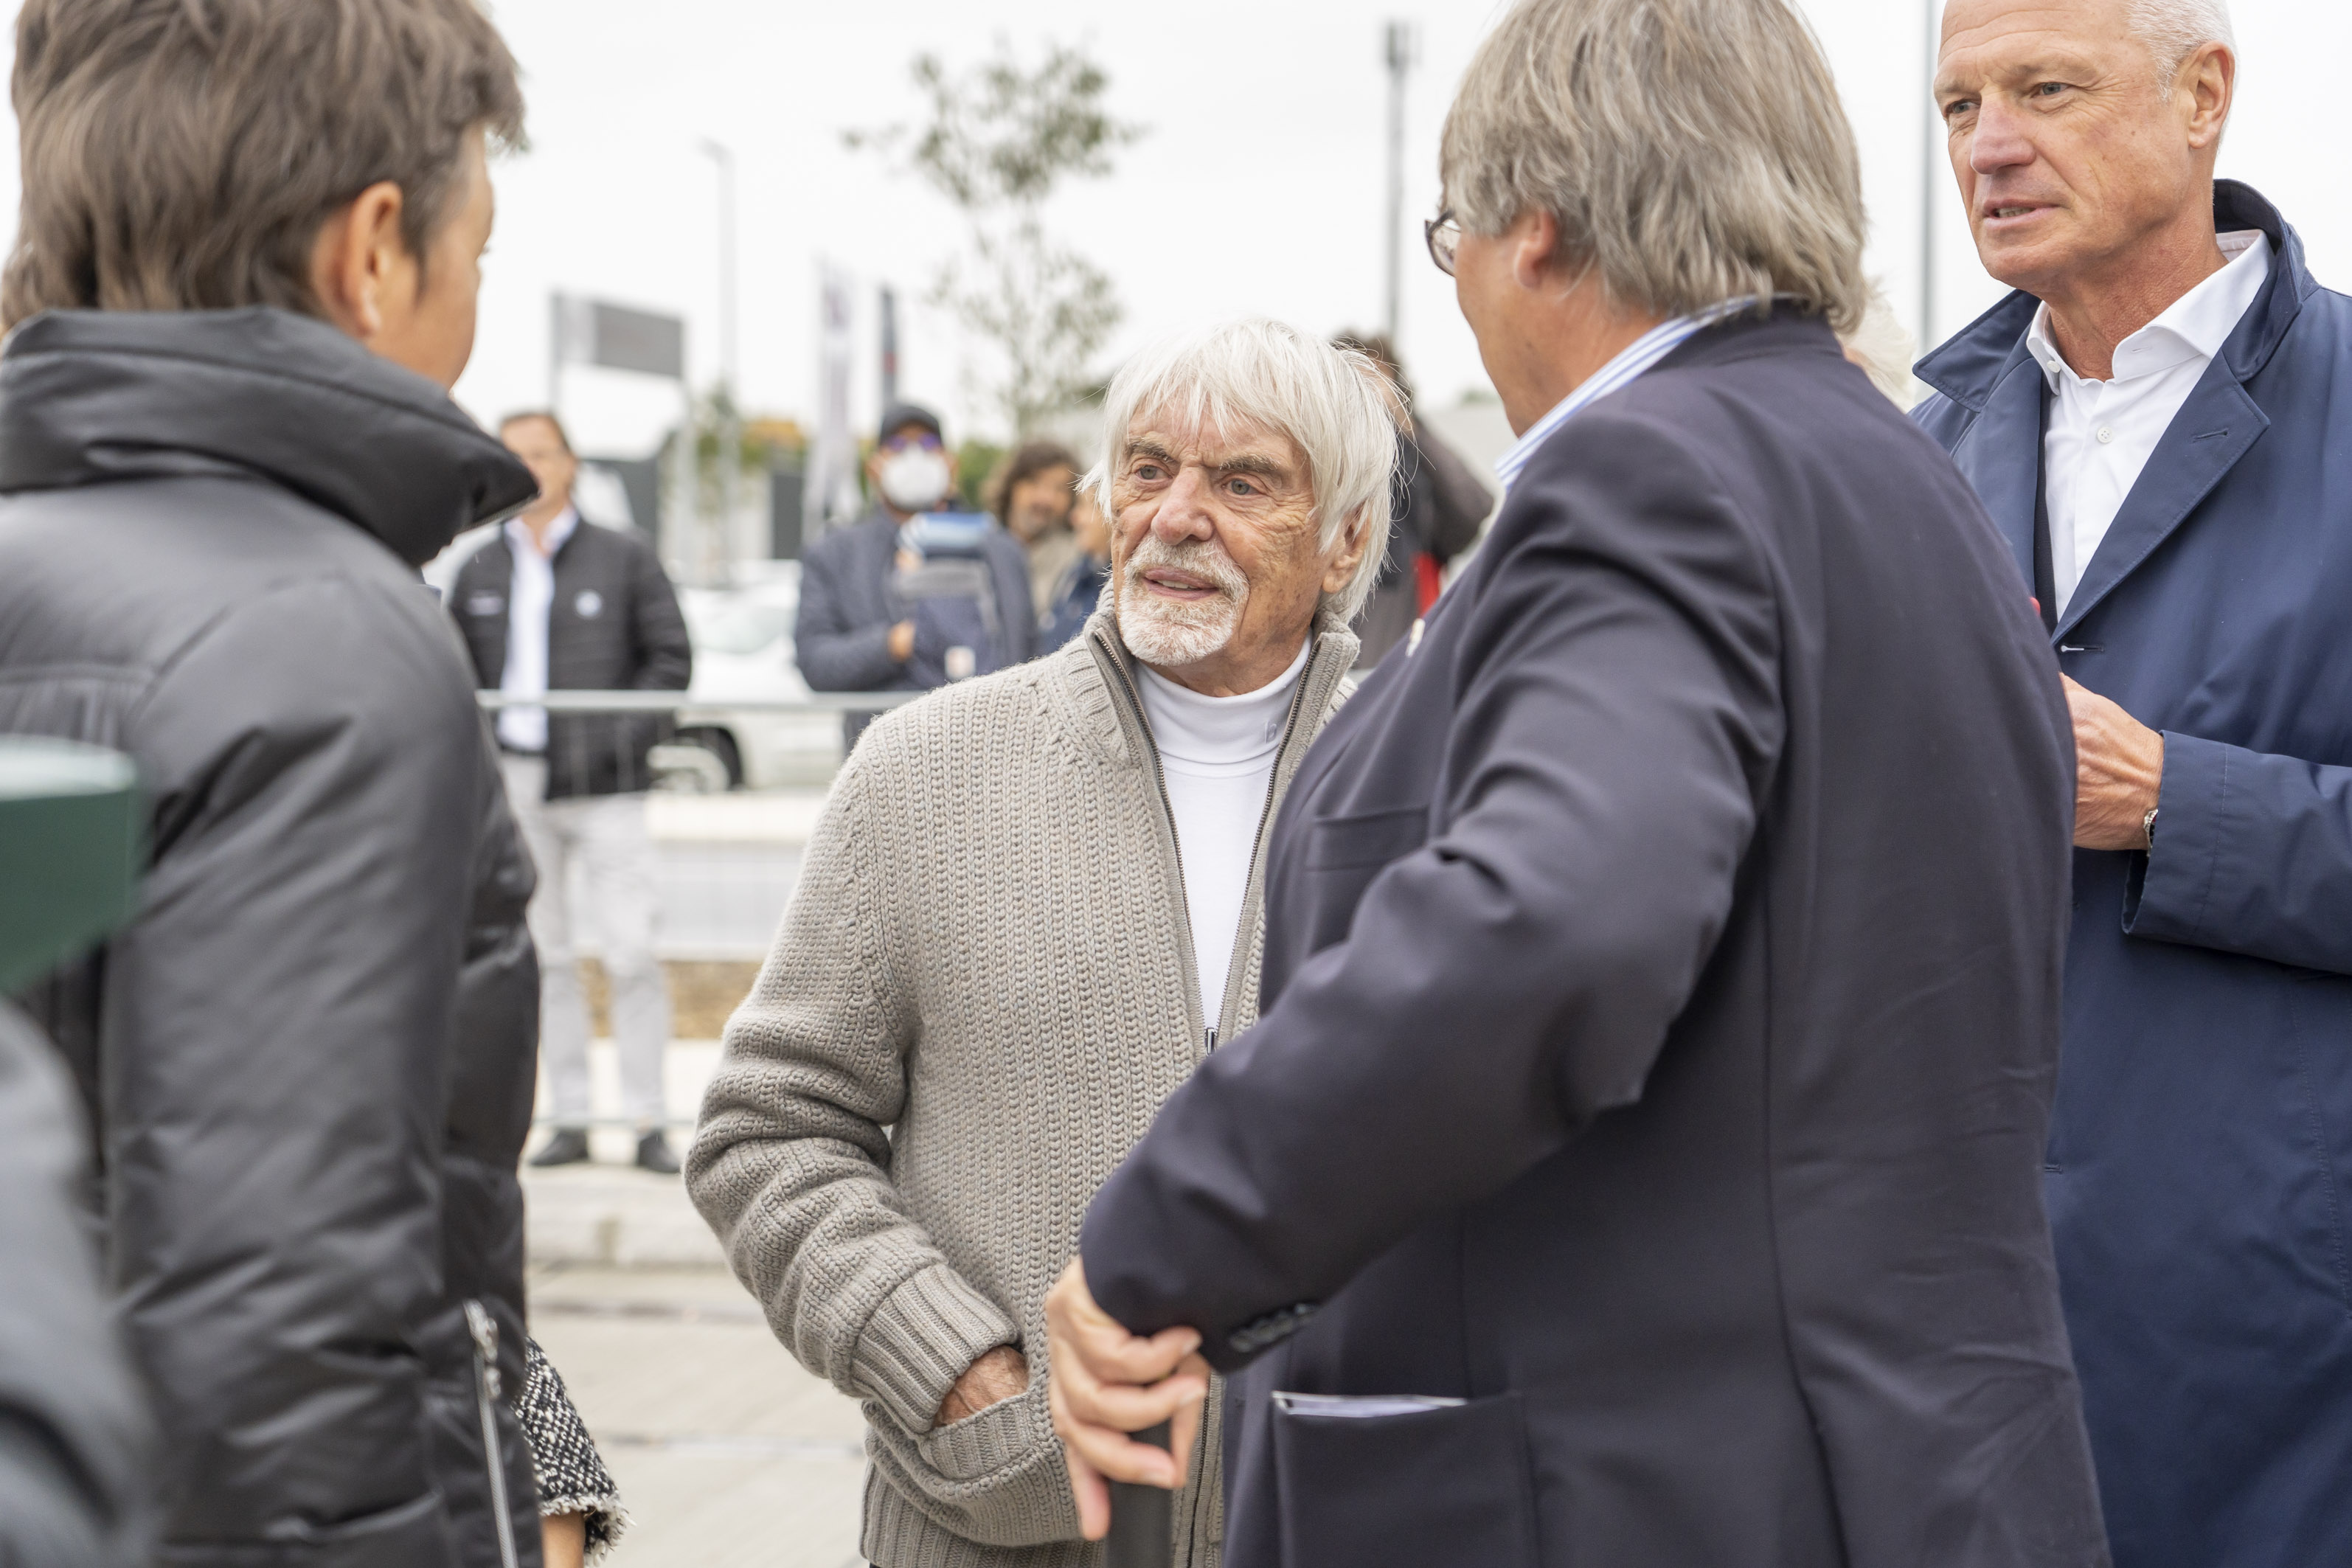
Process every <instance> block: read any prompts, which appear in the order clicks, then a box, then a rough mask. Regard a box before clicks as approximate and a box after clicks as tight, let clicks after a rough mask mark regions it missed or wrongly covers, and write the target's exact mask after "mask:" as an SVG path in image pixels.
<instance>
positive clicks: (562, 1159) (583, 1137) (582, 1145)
mask: <svg viewBox="0 0 2352 1568" xmlns="http://www.w3.org/2000/svg"><path fill="white" fill-rule="evenodd" d="M587 1158H588V1134H587V1132H586V1131H583V1130H582V1129H580V1128H577V1127H559V1128H557V1129H556V1130H555V1136H554V1137H552V1138H551V1139H549V1140H548V1141H547V1144H546V1147H544V1148H542V1149H541V1150H540V1152H538V1153H536V1154H533V1155H532V1156H531V1157H530V1163H532V1164H533V1165H535V1166H538V1167H541V1168H542V1169H543V1168H545V1167H546V1166H549V1165H577V1164H579V1163H582V1162H583V1161H584V1160H586V1159H587Z"/></svg>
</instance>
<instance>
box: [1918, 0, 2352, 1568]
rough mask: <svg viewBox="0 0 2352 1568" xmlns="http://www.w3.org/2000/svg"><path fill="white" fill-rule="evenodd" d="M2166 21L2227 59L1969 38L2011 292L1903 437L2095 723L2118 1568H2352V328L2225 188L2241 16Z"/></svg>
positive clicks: (2078, 1031) (2110, 1513) (1990, 25)
mask: <svg viewBox="0 0 2352 1568" xmlns="http://www.w3.org/2000/svg"><path fill="white" fill-rule="evenodd" d="M2173 9H2174V10H2175V11H2177V12H2179V13H2180V14H2181V16H2185V17H2186V18H2187V20H2189V21H2190V22H2195V21H2197V20H2199V18H2200V14H2201V15H2202V16H2203V19H2204V20H2205V21H2206V23H2207V24H2208V25H2207V26H2204V27H2202V28H2200V29H2197V30H2191V31H2188V32H2181V31H2179V30H2175V31H2173V32H2172V33H2170V34H2169V36H2167V35H2166V33H2165V32H2164V31H2163V30H2162V29H2160V28H2159V29H2157V30H2155V31H2154V32H2153V33H2152V34H2140V33H2135V31H2134V30H2133V27H2132V26H2130V25H2129V24H2130V23H2131V20H2132V18H2131V16H2130V15H2129V14H2128V13H2127V12H2126V9H2125V7H2124V5H2122V4H2121V3H2120V0H2116V3H2110V4H2100V3H2095V0H2076V3H2074V4H2071V5H2063V4H2062V5H2053V4H2050V3H2049V0H2033V3H2032V4H2031V5H2027V4H2023V3H2022V0H1958V3H1956V4H1955V5H1953V6H1952V7H1951V9H1950V11H1949V13H1948V19H1947V21H1946V23H1945V35H1944V51H1943V58H1942V62H1941V66H1940V68H1939V70H1938V73H1937V89H1936V90H1937V99H1938V100H1939V102H1940V103H1941V106H1942V108H1943V110H1944V112H1945V114H1946V116H1947V118H1948V121H1949V122H1950V125H1951V131H1952V156H1953V167H1954V170H1955V172H1956V174H1958V179H1959V184H1960V188H1961V192H1962V194H1963V195H1964V196H1965V197H1966V198H1967V201H1968V204H1969V222H1970V223H1971V225H1972V226H1973V227H1974V229H1975V231H1976V236H1977V240H1978V246H1979V251H1980V253H1981V254H1982V256H1983V258H1984V261H1985V265H1986V267H1987V268H1988V270H1990V272H1991V273H1992V274H1993V275H1994V276H1995V277H1997V278H1999V279H2001V280H2003V281H2004V282H2008V283H2011V284H2013V285H2015V286H2016V287H2017V289H2018V290H2019V292H2017V293H2014V294H2012V295H2011V296H2010V297H2009V298H2008V299H2007V300H2003V301H2002V302H2001V303H2000V305H1998V306H1996V307H1995V308H1994V309H1993V310H1991V311H1990V312H1989V313H1988V314H1987V315H1986V316H1985V317H1984V318H1983V319H1982V320H1980V321H1978V322H1976V323H1975V324H1974V325H1973V326H1971V327H1969V329H1968V330H1967V331H1963V332H1961V333H1960V334H1959V335H1958V337H1957V338H1955V339H1953V340H1952V341H1951V342H1948V343H1947V344H1945V345H1944V346H1943V347H1942V348H1941V349H1939V350H1937V352H1936V353H1934V354H1932V355H1930V356H1929V357H1928V358H1927V360H1926V361H1925V362H1924V363H1922V364H1921V365H1920V366H1919V374H1920V376H1921V377H1922V378H1923V379H1925V380H1926V381H1927V384H1929V385H1930V386H1932V387H1934V388H1935V389H1936V391H1937V396H1936V397H1934V398H1933V399H1931V400H1930V401H1929V402H1928V403H1927V404H1926V405H1923V407H1922V408H1921V409H1920V410H1919V418H1920V420H1921V422H1922V423H1923V424H1925V426H1927V429H1928V431H1929V432H1930V433H1931V434H1933V435H1934V436H1935V437H1936V438H1937V440H1939V441H1941V442H1942V443H1943V444H1944V445H1945V446H1946V447H1948V448H1949V449H1950V451H1951V453H1952V456H1953V458H1955V459H1956V460H1957V461H1958V464H1959V467H1960V470H1961V472H1963V473H1965V474H1966V475H1968V477H1969V479H1971V480H1972V481H1973V482H1974V483H1975V486H1976V488H1977V490H1978V492H1979V494H1980V495H1981V496H1982V497H1983V499H1984V501H1985V504H1986V506H1987V508H1988V509H1989V510H1990V511H1991V513H1992V516H1993V520H1994V521H1995V522H1997V523H1998V524H1999V525H2000V529H2001V531H2002V532H2003V533H2004V534H2006V535H2007V537H2008V540H2009V544H2010V549H2011V552H2012V553H2013V554H2014V556H2015V559H2016V563H2017V569H2018V571H2019V572H2020V574H2022V576H2023V577H2024V578H2025V579H2026V580H2028V581H2032V582H2034V583H2035V584H2037V587H2036V589H2035V591H2034V596H2035V597H2036V598H2037V599H2038V600H2039V601H2040V605H2041V607H2042V615H2043V619H2044V622H2045V624H2046V625H2047V626H2048V628H2049V636H2050V638H2051V641H2052V642H2053V644H2054V645H2055V646H2056V647H2057V649H2058V656H2059V659H2060V662H2061V664H2062V666H2063V668H2064V669H2065V671H2066V674H2067V676H2068V678H2069V679H2068V694H2069V696H2070V698H2071V699H2072V700H2073V704H2074V726H2075V745H2076V748H2077V751H2078V752H2079V754H2080V757H2081V781H2080V805H2079V807H2078V814H2077V820H2076V826H2075V839H2074V841H2075V845H2076V849H2075V854H2074V932H2073V939H2072V942H2071V945H2070V948H2069V950H2068V958H2067V969H2066V1033H2065V1058H2064V1069H2063V1073H2062V1074H2061V1076H2060V1080H2059V1089H2058V1100H2057V1106H2056V1109H2055V1111H2054V1116H2053V1126H2052V1134H2051V1143H2050V1161H2049V1173H2048V1176H2047V1182H2048V1187H2049V1194H2050V1200H2049V1202H2050V1215H2051V1221H2052V1224H2053V1228H2054V1230H2055V1233H2056V1240H2057V1247H2058V1264H2059V1270H2060V1275H2061V1279H2062V1282H2063V1287H2064V1296H2065V1303H2066V1316H2067V1322H2068V1325H2069V1327H2070V1328H2071V1330H2072V1331H2073V1338H2074V1354H2075V1358H2076V1361H2077V1363H2078V1364H2079V1365H2080V1367H2081V1369H2082V1376H2083V1385H2084V1401H2085V1404H2086V1405H2087V1410H2088V1418H2089V1422H2090V1429H2091V1441H2092V1447H2093V1450H2094V1452H2095V1456H2096V1458H2097V1460H2098V1468H2099V1481H2100V1489H2101V1491H2102V1494H2103V1496H2104V1499H2105V1506H2106V1519H2107V1524H2108V1529H2109V1531H2110V1533H2111V1535H2112V1537H2113V1540H2114V1542H2115V1551H2116V1561H2117V1563H2122V1564H2125V1565H2126V1568H2214V1565H2218V1564H2228V1565H2229V1568H2291V1565H2292V1568H2307V1565H2311V1564H2317V1563H2352V765H2347V764H2352V621H2347V612H2352V300H2347V299H2346V298H2345V297H2344V296H2343V295H2340V294H2336V293H2333V292H2330V291H2328V290H2326V289H2322V288H2320V287H2319V286H2318V285H2317V284H2316V283H2315V282H2314V281H2313V280H2312V278H2311V275H2310V273H2309V272H2308V271H2306V270H2305V267H2304V258H2303V246H2302V243H2301V242H2300V241H2299V240H2298V239H2297V238H2296V237H2295V234H2294V230H2293V229H2292V228H2289V227H2288V226H2286V224H2285V222H2284V220H2283V219H2282V218H2281V217H2280V216H2279V215H2278V213H2277V211H2276V210H2275V209H2273V207H2272V206H2271V205H2270V204H2269V203H2267V202H2265V201H2264V200H2263V198H2262V197H2260V196H2259V195H2255V194H2254V193H2253V192H2252V191H2251V190H2249V189H2247V188H2246V187H2245V186H2243V185H2239V184H2232V183H2230V182H2227V181H2223V182H2221V183H2220V184H2215V182H2214V180H2213V164H2214V154H2215V150H2216V147H2217V146H2218V143H2219V142H2220V140H2221V130H2222V126H2223V123H2224V122H2225V121H2226V120H2227V117H2228V113H2229V108H2230V98H2231V85H2232V79H2233V76H2234V68H2235V61H2234V58H2233V56H2232V54H2231V48H2230V47H2229V43H2228V37H2227V20H2228V19H2227V16H2226V15H2223V14H2221V8H2220V7H2219V6H2218V5H2210V4H2209V5H2182V6H2176V7H2174V8H2173ZM2155 16H2156V19H2158V20H2159V21H2161V20H2163V19H2164V17H2163V16H2162V15H2161V13H2160V12H2159V13H2156V14H2155ZM2217 16H2218V17H2219V26H2212V25H2211V24H2212V22H2213V19H2214V18H2215V17H2217ZM2173 19H2174V20H2176V21H2177V20H2179V19H2180V17H2179V16H2176V17H2175V18H2173Z"/></svg>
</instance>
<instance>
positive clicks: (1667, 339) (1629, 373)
mask: <svg viewBox="0 0 2352 1568" xmlns="http://www.w3.org/2000/svg"><path fill="white" fill-rule="evenodd" d="M1754 304H1755V301H1754V300H1726V301H1725V302H1724V303H1722V304H1720V305H1717V306H1716V307H1715V308H1714V309H1712V310H1701V311H1700V312H1699V313H1698V314H1696V315H1695V316H1677V317H1675V319H1674V320H1673V321H1662V322H1660V323H1659V324H1658V325H1656V326H1654V327H1653V328H1651V329H1650V330H1649V331H1646V332H1644V333H1643V334H1642V336H1641V337H1639V338H1637V339H1635V340H1634V341H1633V344H1632V345H1631V346H1629V347H1628V348H1626V349H1625V350H1624V352H1622V353H1620V354H1618V356H1617V357H1616V358H1615V359H1612V360H1611V361H1610V362H1609V363H1607V364H1604V365H1602V366H1601V368H1600V370H1598V371H1597V372H1595V373H1594V374H1592V375H1591V376H1590V377H1588V378H1587V379H1586V380H1584V381H1583V382H1581V383H1580V384H1578V385H1577V388H1576V390H1575V391H1573V392H1571V393H1570V394H1569V395H1567V396H1566V397H1563V398H1561V399H1560V400H1559V403H1558V404H1556V405H1553V407H1552V410H1551V412H1550V413H1549V414H1547V415H1545V416H1543V417H1542V418H1540V419H1538V420H1537V421H1536V422H1535V423H1534V424H1532V425H1530V426H1528V433H1527V434H1526V435H1524V436H1522V437H1519V439H1518V443H1517V445H1516V446H1514V447H1512V448H1511V449H1510V450H1509V451H1507V452H1506V453H1504V454H1503V455H1502V457H1501V458H1498V459H1496V463H1495V477H1496V479H1500V480H1502V481H1503V489H1505V490H1506V491H1507V490H1509V489H1510V488H1511V486H1512V485H1513V484H1514V483H1515V482H1517V479H1518V477H1519V470H1520V469H1521V468H1526V467H1527V466H1528V462H1529V460H1531V459H1532V458H1534V457H1535V455H1536V448H1538V447H1541V446H1542V445H1543V444H1544V443H1545V442H1546V441H1549V440H1550V439H1551V438H1552V436H1553V435H1554V434H1555V433H1556V432H1557V431H1558V430H1559V427H1560V426H1563V425H1565V424H1567V423H1568V422H1569V421H1570V419H1573V418H1574V417H1576V416H1577V415H1578V414H1580V413H1581V412H1582V411H1583V410H1584V409H1585V408H1586V407H1588V406H1590V405H1591V404H1593V403H1596V402H1598V401H1600V400H1601V398H1604V397H1606V396H1608V395H1610V394H1611V393H1612V392H1614V391H1616V390H1617V389H1618V388H1619V387H1621V386H1624V385H1626V384H1628V383H1630V382H1632V381H1633V379H1634V378H1635V377H1637V376H1639V375H1640V374H1642V373H1643V371H1645V370H1648V369H1649V368H1650V367H1651V366H1652V365H1654V364H1655V363H1658V362H1659V361H1660V360H1662V359H1664V358H1665V357H1666V356H1667V355H1668V354H1670V353H1674V352H1675V350H1676V349H1678V348H1680V347H1681V346H1682V345H1683V343H1684V342H1685V341H1687V340H1688V339H1689V338H1690V337H1691V336H1692V335H1693V334H1694V333H1696V332H1697V331H1700V330H1702V329H1703V328H1706V327H1711V326H1713V325H1714V324H1715V323H1716V322H1717V321H1721V320H1723V318H1724V317H1726V316H1728V315H1730V314H1732V313H1733V312H1734V311H1736V310H1747V309H1749V308H1750V307H1752V306H1753V305H1754Z"/></svg>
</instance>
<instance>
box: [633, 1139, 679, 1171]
mask: <svg viewBox="0 0 2352 1568" xmlns="http://www.w3.org/2000/svg"><path fill="white" fill-rule="evenodd" d="M637 1168H638V1169H639V1170H644V1171H651V1172H652V1173H654V1174H655V1175H656V1176H675V1175H677V1155H675V1154H673V1153H671V1152H669V1140H668V1139H667V1138H665V1137H663V1136H662V1131H661V1129H660V1128H658V1127H656V1128H655V1129H654V1130H653V1131H650V1132H648V1133H646V1135H645V1136H644V1137H642V1138H640V1139H638V1140H637Z"/></svg>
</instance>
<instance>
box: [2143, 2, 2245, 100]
mask: <svg viewBox="0 0 2352 1568" xmlns="http://www.w3.org/2000/svg"><path fill="white" fill-rule="evenodd" d="M2131 31H2132V37H2136V38H2137V39H2138V40H2139V41H2140V42H2141V43H2143V44H2146V45H2147V52H2148V53H2149V54H2151V55H2154V56H2155V57H2156V82H2157V85H2158V87H2160V88H2162V89H2164V90H2165V91H2167V92H2169V91H2171V90H2172V87H2173V83H2174V82H2175V81H2176V80H2177V79H2179V75H2180V68H2181V66H2182V64H2183V63H2184V62H2186V61H2187V60H2188V58H2189V56H2190V55H2192V54H2194V53H2196V52H2197V50H2198V49H2200V48H2201V47H2204V46H2205V45H2207V44H2222V45H2226V46H2227V47H2229V49H2230V52H2231V53H2232V54H2235V53H2236V52H2237V49H2238V38H2237V34H2236V33H2235V32H2234V31H2233V30H2232V29H2231V26H2230V5H2229V0H2132V8H2131Z"/></svg>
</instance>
